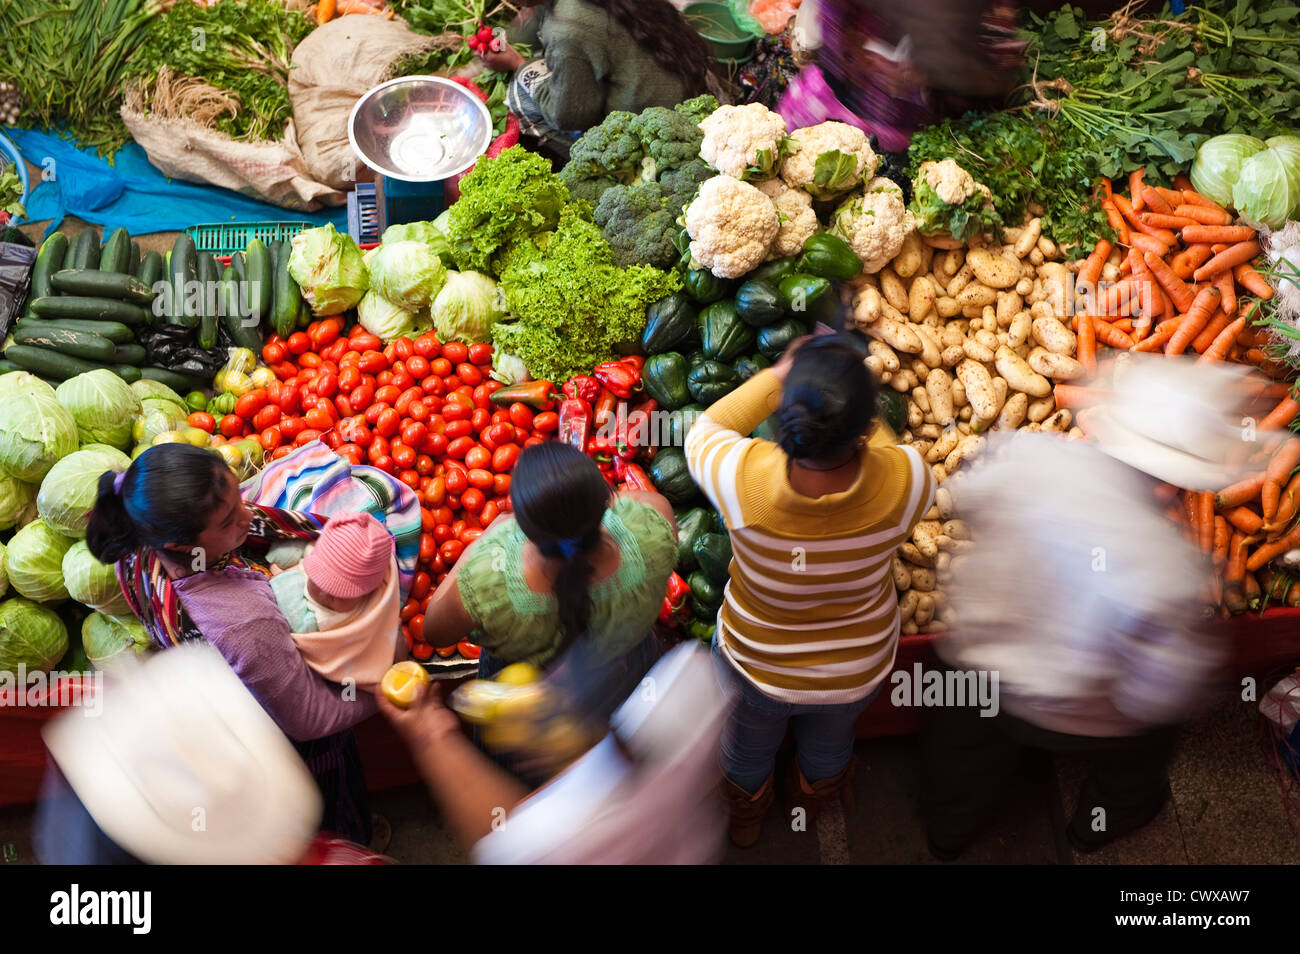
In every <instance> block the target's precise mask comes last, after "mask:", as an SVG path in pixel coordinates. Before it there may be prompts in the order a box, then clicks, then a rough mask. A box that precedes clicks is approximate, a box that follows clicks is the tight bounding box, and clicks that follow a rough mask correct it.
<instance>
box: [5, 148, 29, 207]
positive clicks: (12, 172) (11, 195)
mask: <svg viewBox="0 0 1300 954" xmlns="http://www.w3.org/2000/svg"><path fill="white" fill-rule="evenodd" d="M22 197H23V181H22V180H21V179H19V178H18V171H17V170H16V169H15V168H14V164H13V163H12V162H11V163H9V165H7V166H0V212H8V213H9V214H10V215H11V216H13V217H14V218H22V217H23V216H25V215H26V214H27V209H26V208H24V207H23V204H22V203H21V202H19V201H18V200H19V199H21V198H22Z"/></svg>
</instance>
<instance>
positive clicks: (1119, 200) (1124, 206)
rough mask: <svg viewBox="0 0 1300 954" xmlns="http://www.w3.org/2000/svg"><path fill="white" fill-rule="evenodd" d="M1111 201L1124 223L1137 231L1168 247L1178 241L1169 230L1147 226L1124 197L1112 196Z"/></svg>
mask: <svg viewBox="0 0 1300 954" xmlns="http://www.w3.org/2000/svg"><path fill="white" fill-rule="evenodd" d="M1110 201H1111V202H1113V203H1115V208H1116V209H1118V210H1119V214H1120V215H1122V216H1124V221H1125V222H1127V223H1128V224H1129V225H1131V226H1132V227H1133V228H1134V229H1137V231H1139V232H1144V233H1146V234H1147V235H1150V236H1151V237H1152V238H1157V239H1159V240H1160V241H1162V242H1164V243H1165V244H1166V245H1173V244H1174V243H1175V242H1176V241H1177V240H1178V236H1176V235H1174V233H1173V232H1171V231H1169V229H1158V228H1156V227H1155V226H1152V225H1147V224H1146V223H1145V222H1143V221H1142V220H1141V219H1140V218H1139V217H1138V214H1137V212H1135V211H1134V210H1133V206H1132V205H1130V204H1129V201H1128V199H1126V198H1124V196H1122V195H1115V196H1111V199H1110Z"/></svg>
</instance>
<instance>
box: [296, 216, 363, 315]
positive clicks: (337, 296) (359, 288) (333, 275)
mask: <svg viewBox="0 0 1300 954" xmlns="http://www.w3.org/2000/svg"><path fill="white" fill-rule="evenodd" d="M289 274H290V275H291V276H293V280H294V281H295V282H297V283H298V289H299V290H300V291H301V292H302V295H303V297H304V298H306V299H307V304H309V305H311V310H312V314H314V315H339V314H342V313H343V312H345V311H347V310H348V309H349V308H354V307H356V304H357V302H359V301H360V300H361V296H362V295H364V294H365V293H366V289H367V288H369V287H370V278H369V276H368V275H367V273H366V264H365V262H363V261H362V259H361V249H359V248H357V243H356V242H354V241H352V236H350V235H348V234H347V233H342V234H340V233H339V232H336V231H335V230H334V226H333V225H323V226H321V227H320V228H315V229H303V230H302V231H301V232H299V233H298V234H297V235H295V236H294V237H293V243H292V251H291V252H290V253H289Z"/></svg>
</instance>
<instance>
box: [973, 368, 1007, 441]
mask: <svg viewBox="0 0 1300 954" xmlns="http://www.w3.org/2000/svg"><path fill="white" fill-rule="evenodd" d="M993 380H994V381H995V382H997V381H1001V380H1002V379H1001V378H994V379H993ZM993 424H994V422H993V421H991V420H986V419H985V418H982V417H972V418H971V419H970V425H969V426H970V432H971V433H972V434H983V433H984V432H985V431H987V430H988V429H989V428H991V427H992V426H993Z"/></svg>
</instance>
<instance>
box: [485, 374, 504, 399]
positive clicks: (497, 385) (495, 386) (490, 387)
mask: <svg viewBox="0 0 1300 954" xmlns="http://www.w3.org/2000/svg"><path fill="white" fill-rule="evenodd" d="M488 370H489V371H490V370H492V369H491V368H488ZM484 373H486V372H484ZM483 387H484V388H486V389H487V393H488V395H489V396H491V395H493V394H496V393H497V392H498V391H500V390H501V389H502V388H503V387H505V385H504V384H502V383H501V382H500V381H497V380H495V379H493V380H490V381H484V382H483Z"/></svg>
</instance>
